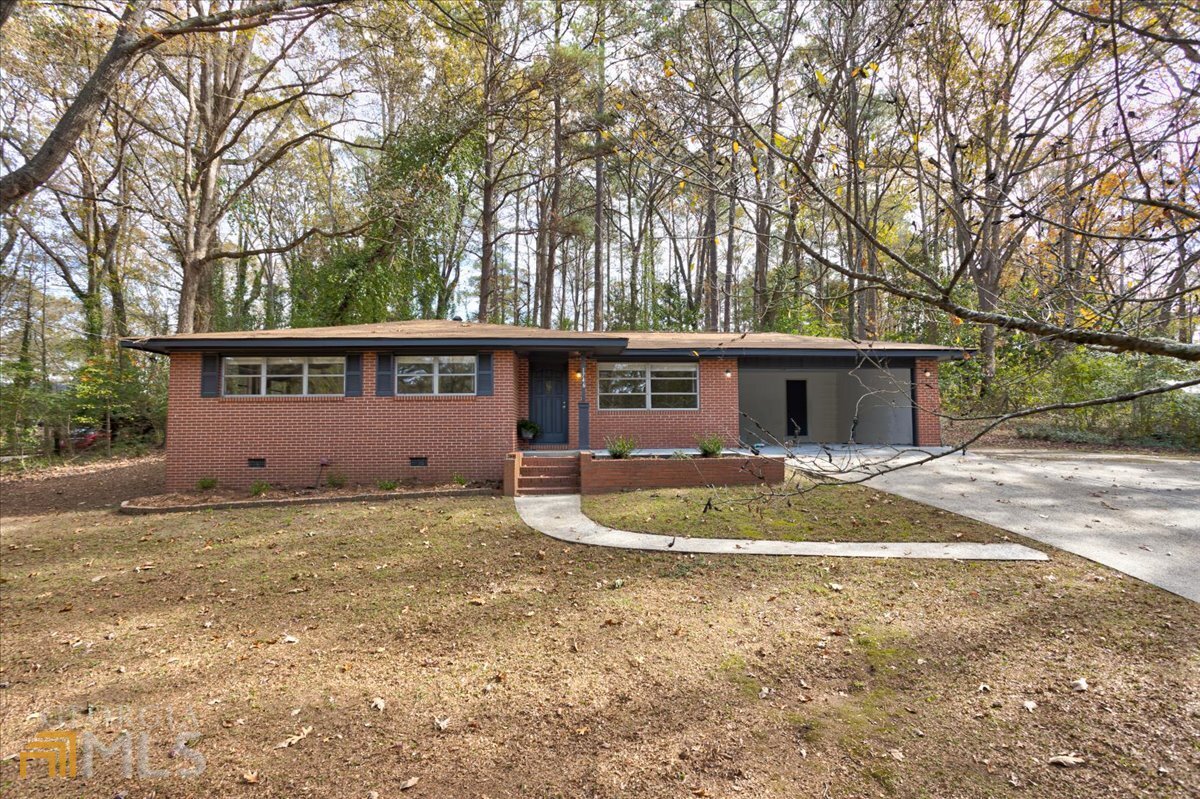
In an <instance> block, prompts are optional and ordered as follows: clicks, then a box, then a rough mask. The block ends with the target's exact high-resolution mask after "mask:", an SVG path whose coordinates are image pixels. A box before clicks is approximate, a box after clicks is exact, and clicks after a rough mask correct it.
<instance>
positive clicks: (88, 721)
mask: <svg viewBox="0 0 1200 799" xmlns="http://www.w3.org/2000/svg"><path fill="white" fill-rule="evenodd" d="M837 497H843V498H844V499H842V500H841V501H842V502H844V506H843V507H842V513H843V515H851V514H855V513H861V511H860V510H859V509H858V508H857V507H856V506H857V504H858V501H859V499H861V497H856V496H855V495H854V494H853V493H849V492H848V493H845V494H836V495H834V497H833V498H831V499H829V500H827V501H828V502H831V503H832V502H834V501H835V500H836V498H837ZM609 499H611V500H612V501H613V502H614V503H618V502H619V503H626V504H628V505H630V506H634V505H636V504H637V503H640V502H643V501H654V498H653V497H639V496H636V495H622V496H614V497H611V498H609ZM700 510H701V507H693V508H692V509H691V511H690V518H687V519H683V518H680V519H678V520H676V522H675V524H676V527H677V529H676V530H675V531H674V532H677V533H680V534H685V533H691V532H692V528H694V527H696V526H697V524H698V523H697V522H696V519H697V518H698V516H699V515H700ZM828 510H829V511H831V512H832V511H835V510H836V509H835V508H834V507H833V506H830V507H829V509H828ZM779 513H780V514H781V515H782V514H784V513H785V511H779ZM6 517H7V514H6ZM781 517H782V516H781ZM0 554H2V556H3V557H2V560H0V577H2V579H3V580H4V582H3V584H2V585H3V591H2V592H0V624H2V625H3V630H2V631H3V637H4V647H3V650H2V652H0V685H3V688H2V689H0V691H2V695H3V701H2V702H0V740H3V742H4V744H3V746H4V750H3V753H2V754H3V755H5V756H7V755H11V754H13V753H14V752H15V751H16V750H17V749H18V748H19V747H20V746H21V744H22V742H24V741H25V740H27V739H29V738H30V737H31V736H32V735H33V734H34V733H35V732H36V731H38V730H39V729H43V728H45V726H46V724H47V722H46V721H45V719H44V717H42V716H40V715H38V714H41V713H47V712H49V713H50V714H51V716H52V717H53V716H54V714H56V713H66V714H67V715H70V714H72V713H74V714H75V715H74V718H70V719H68V720H67V722H66V726H68V727H71V728H86V729H89V730H92V731H93V732H94V733H95V735H96V736H97V738H99V739H100V740H102V741H103V742H104V743H106V744H109V743H111V742H112V741H114V740H115V738H116V735H117V734H118V731H119V729H120V728H121V724H120V723H119V722H111V721H110V722H108V723H106V719H109V718H110V717H111V716H112V715H113V712H114V711H115V710H117V709H119V708H129V709H132V710H134V711H136V710H138V709H146V710H147V711H153V712H151V713H150V718H149V719H148V720H145V721H137V722H136V723H135V724H134V725H133V726H137V725H141V724H145V725H146V726H147V727H152V728H153V730H154V732H155V734H154V735H151V737H150V738H149V739H148V741H149V745H148V753H147V755H148V760H147V763H148V765H149V766H150V767H151V768H155V769H167V770H168V771H172V772H177V771H178V770H179V769H182V768H187V767H189V766H192V765H194V764H193V762H192V761H190V760H188V759H187V758H185V757H175V758H172V757H170V756H169V753H170V750H171V748H172V744H173V739H172V738H169V737H167V736H166V735H165V729H164V728H165V727H166V726H167V725H166V724H163V723H159V722H158V721H156V719H161V718H162V716H163V715H164V714H163V709H165V708H170V709H172V711H173V713H174V717H175V718H177V719H182V723H185V724H187V725H189V726H191V725H194V726H195V727H196V728H197V731H198V732H199V733H200V737H199V738H198V739H195V740H193V741H192V742H191V744H190V746H191V747H192V748H193V749H194V750H195V751H197V752H199V753H201V754H202V755H203V757H204V759H205V763H206V765H205V770H204V772H203V774H201V775H199V776H198V777H194V778H192V779H184V778H182V777H179V776H171V777H161V778H157V779H138V778H137V777H136V776H135V777H134V778H133V779H125V778H124V777H123V776H122V775H121V773H120V768H119V767H118V766H117V764H116V763H114V762H113V761H111V760H99V759H97V762H96V763H95V765H94V773H93V775H92V777H91V779H90V780H88V781H86V782H82V781H78V780H77V781H62V780H56V781H51V780H48V779H47V778H46V777H44V776H42V777H38V778H29V779H20V778H18V777H17V763H16V761H15V760H8V761H5V762H2V763H0V792H2V793H3V794H4V795H5V796H21V797H24V796H39V797H40V796H45V797H51V796H53V797H59V796H80V797H83V796H88V797H94V796H105V795H107V796H113V795H119V794H120V795H130V796H134V795H137V796H141V795H148V794H149V793H150V792H153V793H154V795H156V796H158V797H183V796H209V795H219V796H225V797H268V796H280V797H285V796H286V797H292V796H305V795H315V796H321V797H334V798H335V799H340V798H341V797H347V798H349V797H356V798H358V799H362V798H363V797H367V796H368V795H369V792H371V791H377V792H378V793H379V796H380V797H385V798H386V797H395V796H399V795H403V796H405V797H411V796H417V797H479V796H488V797H567V796H570V797H614V798H615V797H627V796H637V797H694V796H710V797H717V796H753V797H756V798H757V797H789V798H790V797H796V796H823V795H828V796H881V797H882V796H914V797H916V796H955V797H997V796H1038V797H1079V796H1089V797H1092V796H1113V797H1117V796H1120V797H1125V796H1130V795H1155V796H1179V797H1185V796H1194V795H1196V794H1197V793H1198V792H1200V767H1198V765H1200V764H1198V760H1200V751H1198V750H1197V749H1196V746H1195V741H1196V740H1198V739H1200V701H1198V696H1200V655H1198V654H1197V653H1200V610H1198V606H1197V605H1195V604H1192V603H1189V602H1187V601H1185V600H1182V599H1179V598H1176V597H1173V596H1170V595H1168V594H1166V593H1164V592H1162V591H1159V590H1157V589H1154V588H1151V587H1149V586H1146V585H1144V584H1141V583H1139V582H1137V581H1135V580H1132V579H1129V578H1123V577H1122V576H1121V575H1119V574H1117V573H1116V572H1113V571H1110V570H1108V569H1104V568H1101V567H1097V566H1095V565H1093V564H1090V563H1088V562H1087V561H1083V560H1081V559H1079V558H1075V557H1072V556H1069V555H1063V554H1060V553H1055V555H1054V559H1053V560H1052V561H1051V562H1049V563H1021V564H1007V563H954V562H945V561H939V562H930V561H865V560H864V561H858V560H855V561H850V560H837V559H829V560H824V559H793V558H753V557H711V558H709V557H699V556H682V555H668V554H648V553H630V552H618V551H612V550H601V549H596V548H589V547H582V546H567V545H563V544H561V543H559V542H555V541H551V540H549V539H547V538H545V537H542V536H540V535H538V534H536V533H534V532H532V531H530V530H529V529H528V528H526V527H524V526H523V525H522V524H521V522H520V521H519V519H518V518H517V516H516V514H515V512H514V510H513V507H512V504H511V501H510V500H506V499H503V498H470V499H459V500H429V501H422V502H417V503H403V502H401V503H386V504H384V503H380V504H371V503H355V504H349V505H326V506H313V507H306V508H295V509H290V508H289V509H253V510H239V511H216V512H213V511H206V512H197V513H185V514H176V515H171V516H141V517H130V516H119V515H116V514H114V513H111V512H104V511H87V512H73V513H62V514H35V513H23V514H22V515H20V516H19V517H17V518H6V519H5V524H4V527H3V531H2V534H0ZM1079 677H1085V678H1086V679H1087V680H1088V683H1089V690H1088V691H1086V692H1077V691H1074V690H1072V688H1071V682H1072V681H1073V680H1075V679H1077V678H1079ZM984 686H986V688H985V687H984ZM376 699H379V700H382V702H376V701H375V700H376ZM1026 703H1035V706H1034V707H1033V708H1032V709H1028V706H1027V704H1026ZM155 709H157V710H155ZM187 714H191V716H190V717H189V716H188V715H187ZM125 726H126V727H128V726H130V725H129V724H128V723H126V724H125ZM281 744H287V745H285V746H280V745H281ZM1071 752H1074V753H1076V754H1077V755H1078V756H1079V757H1081V758H1082V759H1083V760H1084V763H1083V764H1082V765H1080V766H1078V767H1076V768H1069V769H1067V768H1060V767H1056V766H1053V765H1051V764H1050V763H1049V760H1050V758H1051V757H1054V756H1055V755H1059V754H1067V753H1071ZM135 774H136V765H135ZM413 779H416V780H417V782H416V783H415V785H413V786H412V787H411V788H409V789H407V790H405V791H404V792H403V794H401V788H402V786H404V785H406V784H409V783H410V782H411V781H412V780H413Z"/></svg>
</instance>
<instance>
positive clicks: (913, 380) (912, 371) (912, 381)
mask: <svg viewBox="0 0 1200 799" xmlns="http://www.w3.org/2000/svg"><path fill="white" fill-rule="evenodd" d="M908 373H909V375H910V378H909V388H908V393H909V394H910V395H912V441H911V442H909V443H910V444H911V445H912V446H914V447H915V446H917V359H916V358H913V362H912V366H911V367H909V370H908Z"/></svg>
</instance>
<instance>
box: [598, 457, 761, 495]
mask: <svg viewBox="0 0 1200 799" xmlns="http://www.w3.org/2000/svg"><path fill="white" fill-rule="evenodd" d="M783 477H784V464H783V459H782V458H765V457H743V456H737V457H722V458H621V459H617V458H597V457H595V456H594V455H592V453H590V452H583V453H580V455H579V490H580V493H582V494H611V493H614V492H617V491H625V490H629V489H634V488H693V487H699V486H742V485H775V484H778V483H782V482H783Z"/></svg>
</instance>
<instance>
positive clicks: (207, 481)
mask: <svg viewBox="0 0 1200 799" xmlns="http://www.w3.org/2000/svg"><path fill="white" fill-rule="evenodd" d="M216 487H217V478H215V477H201V478H200V479H199V480H197V481H196V490H197V491H212V490H213V489H214V488H216Z"/></svg>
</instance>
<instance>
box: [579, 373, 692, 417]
mask: <svg viewBox="0 0 1200 799" xmlns="http://www.w3.org/2000/svg"><path fill="white" fill-rule="evenodd" d="M699 386H700V372H699V368H698V366H697V365H696V364H694V363H602V364H600V385H599V407H600V410H602V411H632V410H653V411H694V410H696V409H697V408H699V407H700V390H699Z"/></svg>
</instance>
